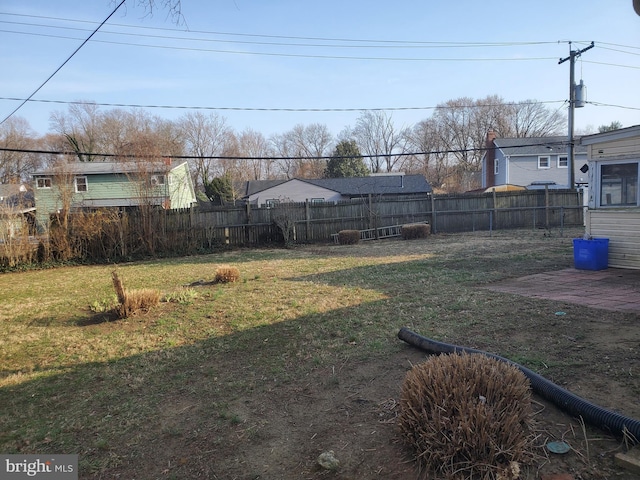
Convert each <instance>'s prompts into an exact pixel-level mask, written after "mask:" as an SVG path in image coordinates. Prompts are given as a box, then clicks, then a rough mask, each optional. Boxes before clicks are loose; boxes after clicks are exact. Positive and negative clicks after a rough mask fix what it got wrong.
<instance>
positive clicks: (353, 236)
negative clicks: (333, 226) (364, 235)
mask: <svg viewBox="0 0 640 480" xmlns="http://www.w3.org/2000/svg"><path fill="white" fill-rule="evenodd" d="M359 241H360V231H359V230H340V231H339V232H338V243H339V244H340V245H355V244H356V243H358V242H359Z"/></svg>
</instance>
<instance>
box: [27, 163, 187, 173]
mask: <svg viewBox="0 0 640 480" xmlns="http://www.w3.org/2000/svg"><path fill="white" fill-rule="evenodd" d="M183 163H185V162H184V161H182V162H172V163H171V164H169V165H167V164H166V163H165V162H70V163H67V164H64V167H62V169H61V168H60V167H55V166H54V167H50V168H46V169H44V170H40V171H37V172H34V173H33V174H32V175H33V176H39V175H56V174H59V173H60V172H61V170H62V171H64V173H67V174H71V175H104V174H109V173H114V174H115V173H140V172H147V173H159V172H167V171H169V170H173V169H174V168H176V167H177V166H179V165H181V164H183Z"/></svg>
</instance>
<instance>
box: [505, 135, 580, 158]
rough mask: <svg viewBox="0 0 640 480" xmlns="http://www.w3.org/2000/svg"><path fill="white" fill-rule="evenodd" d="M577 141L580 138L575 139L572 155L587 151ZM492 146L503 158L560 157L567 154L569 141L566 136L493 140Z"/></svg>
mask: <svg viewBox="0 0 640 480" xmlns="http://www.w3.org/2000/svg"><path fill="white" fill-rule="evenodd" d="M579 140H580V137H576V140H575V142H574V153H577V154H581V153H585V154H586V153H587V149H586V148H585V147H581V146H580V145H579V143H578V142H579ZM493 144H494V145H495V146H496V148H497V149H498V150H500V152H502V154H503V156H505V157H507V156H509V157H518V156H521V157H524V156H530V155H546V154H553V155H556V154H559V155H562V154H564V153H567V152H568V149H569V139H568V137H567V136H549V137H521V138H496V139H494V140H493Z"/></svg>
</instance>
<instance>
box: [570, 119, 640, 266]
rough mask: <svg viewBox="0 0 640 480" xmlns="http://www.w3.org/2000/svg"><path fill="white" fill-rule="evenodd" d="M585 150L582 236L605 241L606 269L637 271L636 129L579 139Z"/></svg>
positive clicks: (639, 167) (639, 165)
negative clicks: (586, 194)
mask: <svg viewBox="0 0 640 480" xmlns="http://www.w3.org/2000/svg"><path fill="white" fill-rule="evenodd" d="M581 144H582V145H585V146H586V147H587V155H588V160H589V163H588V166H589V172H588V173H589V199H588V209H587V211H586V215H585V226H586V234H587V235H588V236H590V237H595V238H608V239H609V266H610V267H618V268H635V269H640V190H639V188H640V187H639V184H638V176H639V173H640V125H635V126H633V127H628V128H622V129H619V130H613V131H610V132H605V133H598V134H595V135H589V136H585V137H582V139H581Z"/></svg>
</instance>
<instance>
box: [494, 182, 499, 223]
mask: <svg viewBox="0 0 640 480" xmlns="http://www.w3.org/2000/svg"><path fill="white" fill-rule="evenodd" d="M496 203H497V202H496V189H495V188H494V189H493V211H494V212H495V216H496V224H497V223H498V206H497V205H496Z"/></svg>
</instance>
